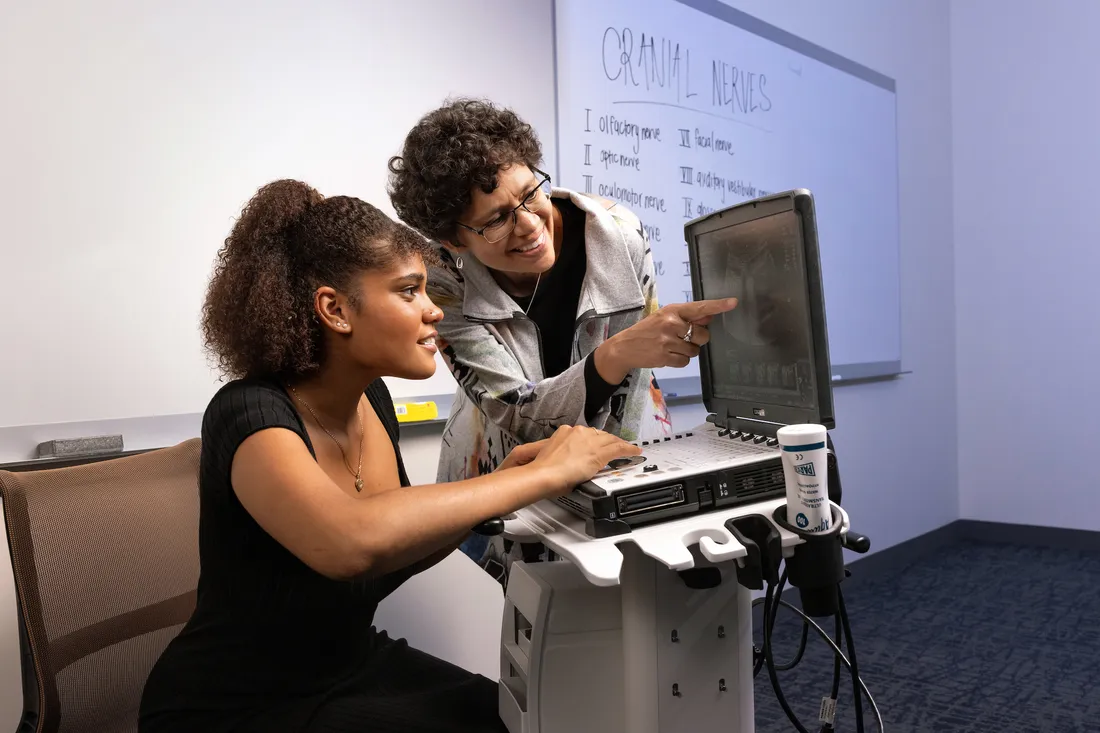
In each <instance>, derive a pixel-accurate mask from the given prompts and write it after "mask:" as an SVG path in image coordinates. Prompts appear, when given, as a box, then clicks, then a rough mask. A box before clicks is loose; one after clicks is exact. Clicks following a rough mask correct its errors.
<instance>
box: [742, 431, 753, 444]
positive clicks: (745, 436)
mask: <svg viewBox="0 0 1100 733" xmlns="http://www.w3.org/2000/svg"><path fill="white" fill-rule="evenodd" d="M741 440H743V441H744V442H746V443H747V442H749V441H750V440H752V433H741Z"/></svg>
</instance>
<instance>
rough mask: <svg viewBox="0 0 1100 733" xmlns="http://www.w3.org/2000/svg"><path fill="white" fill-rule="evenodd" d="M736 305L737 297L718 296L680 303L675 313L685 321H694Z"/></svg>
mask: <svg viewBox="0 0 1100 733" xmlns="http://www.w3.org/2000/svg"><path fill="white" fill-rule="evenodd" d="M736 307H737V298H720V299H718V300H695V301H692V302H690V303H681V304H679V305H678V307H677V308H676V315H678V316H680V317H681V318H683V319H684V320H685V321H695V320H697V319H700V318H710V317H711V316H716V315H718V314H719V313H726V312H728V311H731V310H733V309H734V308H736Z"/></svg>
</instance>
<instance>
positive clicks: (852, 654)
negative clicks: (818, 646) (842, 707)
mask: <svg viewBox="0 0 1100 733" xmlns="http://www.w3.org/2000/svg"><path fill="white" fill-rule="evenodd" d="M836 596H837V601H838V603H839V607H840V613H838V614H837V615H838V616H840V620H841V622H843V624H844V640H845V642H846V643H847V644H848V661H850V662H851V664H852V688H853V690H854V691H855V705H856V733H863V695H862V693H861V692H860V686H861V685H862V684H863V682H862V681H861V680H860V679H859V665H858V664H857V663H856V647H855V643H854V642H853V641H852V627H851V625H850V624H849V623H848V610H847V609H846V608H845V607H844V593H843V592H841V590H840V586H837V589H836ZM868 697H870V695H868Z"/></svg>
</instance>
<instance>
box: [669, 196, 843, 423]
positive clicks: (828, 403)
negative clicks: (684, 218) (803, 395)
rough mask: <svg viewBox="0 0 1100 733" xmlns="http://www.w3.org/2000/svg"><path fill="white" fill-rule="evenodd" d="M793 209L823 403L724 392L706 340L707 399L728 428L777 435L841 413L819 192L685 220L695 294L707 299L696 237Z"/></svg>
mask: <svg viewBox="0 0 1100 733" xmlns="http://www.w3.org/2000/svg"><path fill="white" fill-rule="evenodd" d="M787 211H793V212H795V214H796V215H797V216H798V220H799V240H800V242H801V244H802V256H803V262H805V267H806V288H807V293H806V296H807V301H808V303H809V311H810V324H811V331H812V338H811V341H810V352H811V353H810V358H811V360H812V362H813V370H812V373H813V375H814V379H815V380H816V385H815V388H816V390H815V391H816V394H817V404H816V405H814V406H813V407H812V408H809V409H805V408H800V407H791V406H789V405H779V404H770V403H767V402H761V401H760V400H755V399H727V398H721V397H718V396H716V395H715V394H714V389H713V384H714V381H713V379H712V374H711V368H710V351H709V347H708V346H706V345H704V346H703V347H702V348H701V349H700V353H699V372H700V381H701V382H702V385H701V386H702V393H703V404H704V405H705V406H706V408H707V410H708V412H710V413H711V414H712V415H713V416H714V418H715V422H716V423H718V424H720V425H723V426H724V427H729V428H732V429H737V430H751V431H753V432H755V433H756V434H762V435H770V436H774V435H775V433H776V431H777V430H778V429H779V428H780V427H782V426H784V425H797V424H801V423H814V424H818V425H824V426H825V427H826V428H829V429H832V428H835V427H836V418H835V415H834V414H833V383H832V365H831V363H830V360H829V330H828V321H827V319H826V317H825V292H824V284H823V280H822V273H821V255H820V248H819V244H818V238H817V218H816V215H815V212H814V199H813V194H812V193H811V192H810V191H809V190H807V189H794V190H791V191H785V192H783V193H776V194H769V195H767V196H762V197H759V198H755V199H750V200H748V201H742V202H740V203H737V204H733V205H732V206H728V207H725V208H723V209H721V210H719V211H714V212H712V213H710V214H706V215H704V216H701V217H698V218H696V219H693V220H691V221H689V222H687V223H686V224H685V225H684V241H685V242H687V243H688V248H687V249H688V260H689V263H690V265H689V267H690V271H691V290H692V297H693V299H694V300H703V299H705V295H704V294H703V292H702V289H703V288H702V281H701V278H700V276H699V252H698V247H697V245H696V238H697V237H698V236H699V235H701V234H708V233H710V232H713V231H716V230H718V229H724V228H726V227H729V226H736V225H738V224H745V223H747V222H750V221H754V220H756V219H761V218H763V217H767V216H772V215H774V214H781V213H784V212H787Z"/></svg>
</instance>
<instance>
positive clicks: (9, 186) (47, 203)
mask: <svg viewBox="0 0 1100 733" xmlns="http://www.w3.org/2000/svg"><path fill="white" fill-rule="evenodd" d="M550 10H551V4H550V0H534V1H530V2H518V3H517V2H514V1H513V0H478V2H477V3H473V2H462V3H456V2H448V1H446V0H405V1H402V2H392V3H391V2H385V3H384V2H338V1H336V0H325V1H324V2H319V3H316V4H314V5H311V6H309V7H307V5H306V4H303V3H300V2H295V1H294V0H270V1H269V2H262V3H261V2H256V0H232V1H230V2H222V1H221V0H194V2H190V3H186V4H183V3H178V2H171V0H103V1H102V2H96V3H86V2H78V1H77V0H39V1H37V2H33V3H21V4H11V3H7V4H5V5H4V10H3V11H0V99H3V100H4V101H3V110H4V114H0V141H2V142H0V171H3V175H2V176H0V220H3V221H4V222H5V225H4V231H3V235H2V236H0V276H2V277H3V286H2V287H0V313H3V317H2V318H0V344H2V345H3V346H4V347H9V348H11V349H12V353H11V354H7V353H5V355H4V358H3V359H0V385H3V387H2V389H3V394H2V396H0V462H5V461H11V460H21V459H26V458H30V457H32V455H31V454H32V453H33V449H34V446H35V444H36V442H37V441H43V440H47V439H50V438H62V437H76V436H80V435H88V434H92V435H95V434H103V433H112V434H114V433H121V434H123V435H124V436H125V438H126V443H127V446H128V447H131V448H144V447H155V446H156V445H163V444H164V443H163V442H160V441H164V440H165V439H167V441H168V442H178V441H179V440H184V439H186V438H190V437H193V436H194V435H195V432H194V428H195V427H197V426H198V424H199V421H198V418H197V416H196V414H197V413H201V412H202V411H203V409H204V408H205V406H206V404H207V402H208V401H209V398H210V396H211V395H212V394H213V392H214V390H215V389H216V388H217V384H216V382H215V375H214V373H213V372H212V370H211V369H209V368H208V359H207V357H206V354H205V353H204V352H203V350H202V345H201V340H200V334H199V331H198V328H197V324H198V322H199V310H200V307H201V303H202V298H203V294H204V290H205V285H206V281H207V277H208V275H209V272H210V270H211V267H212V265H213V262H214V258H215V254H216V252H217V250H218V248H219V247H220V246H221V244H222V241H223V239H224V238H225V236H226V234H227V233H228V231H229V228H230V226H231V224H232V221H233V219H234V218H235V217H236V216H237V214H238V213H239V210H240V207H241V206H242V205H243V204H244V202H246V201H247V200H248V198H249V197H250V196H251V195H252V194H253V193H254V192H255V190H256V189H257V188H258V187H259V186H261V185H262V184H264V183H266V182H268V181H270V180H272V179H274V178H282V177H294V178H301V179H303V180H306V181H308V182H310V183H311V184H313V185H315V186H316V187H318V188H319V189H320V190H321V192H322V193H324V194H328V195H332V194H338V193H343V194H352V195H357V196H360V197H362V198H364V199H366V200H367V201H370V202H372V203H374V204H375V205H377V206H378V207H379V208H381V209H383V210H384V211H386V212H387V213H391V214H392V208H391V206H390V204H389V199H388V197H387V196H386V193H385V187H386V180H387V175H386V163H387V160H388V158H389V157H390V156H391V155H393V154H395V153H397V152H399V151H400V146H401V143H402V140H403V139H404V136H405V134H406V133H407V132H408V130H409V129H410V128H411V127H412V125H413V124H414V123H415V121H416V120H417V118H418V117H420V116H421V115H422V114H424V113H425V112H427V111H428V110H430V109H432V108H434V107H436V106H438V105H439V104H440V103H442V102H443V101H444V99H445V98H446V97H447V96H450V95H472V96H487V97H490V98H492V99H494V100H496V101H498V102H500V103H502V104H506V105H509V106H513V107H514V108H515V109H517V110H518V111H519V112H520V114H521V115H523V116H524V117H525V118H527V119H528V120H529V121H530V122H531V123H532V124H534V125H535V126H536V128H537V129H538V130H539V131H540V132H541V133H542V141H543V145H544V152H545V155H546V159H547V160H548V161H553V160H554V159H555V157H556V156H555V147H554V146H555V139H554V87H553V64H552V59H553V48H552V43H551V40H552V34H551V27H552V18H551V12H550ZM0 348H2V347H0ZM440 375H441V378H439V379H434V380H428V383H423V382H403V381H402V380H394V382H391V387H392V388H393V389H394V392H395V394H401V395H408V394H410V393H413V394H438V393H440V392H441V391H445V392H450V391H451V390H453V388H454V380H453V379H451V378H450V376H449V375H448V374H446V371H445V370H441V371H440ZM150 416H155V417H158V418H160V419H159V424H158V425H156V426H155V427H154V428H153V429H152V430H149V425H148V420H147V418H148V417H150ZM73 423H77V424H73ZM43 425H45V426H47V427H43V428H36V427H34V426H43ZM150 433H152V434H154V435H155V436H156V437H155V439H156V441H158V442H156V443H154V444H153V445H150V443H149V442H147V437H148V435H149V434H150Z"/></svg>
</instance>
